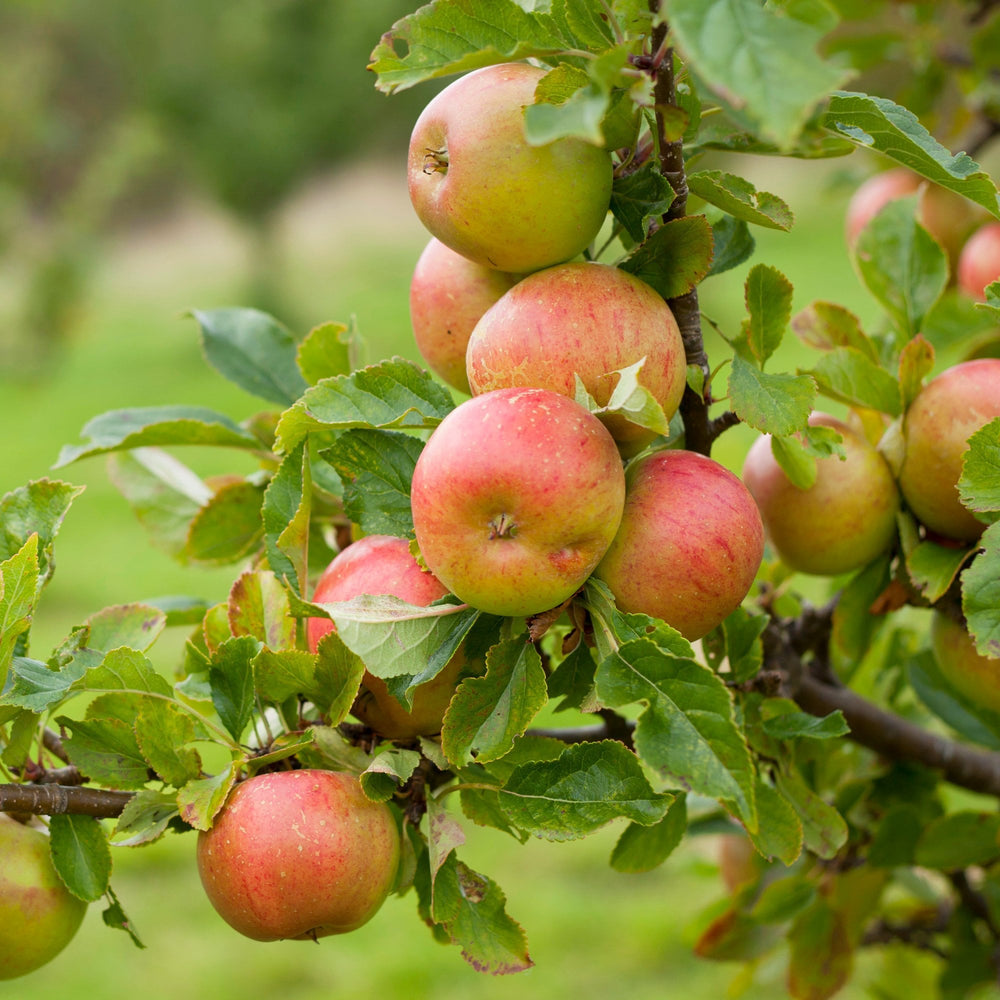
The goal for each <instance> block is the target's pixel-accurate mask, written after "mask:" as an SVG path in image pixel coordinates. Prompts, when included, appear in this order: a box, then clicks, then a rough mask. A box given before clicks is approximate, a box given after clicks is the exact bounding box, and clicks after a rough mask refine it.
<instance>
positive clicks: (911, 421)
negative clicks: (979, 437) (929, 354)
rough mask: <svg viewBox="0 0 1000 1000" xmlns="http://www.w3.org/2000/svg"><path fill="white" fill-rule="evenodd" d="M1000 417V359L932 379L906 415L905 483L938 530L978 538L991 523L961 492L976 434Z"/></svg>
mask: <svg viewBox="0 0 1000 1000" xmlns="http://www.w3.org/2000/svg"><path fill="white" fill-rule="evenodd" d="M995 417H1000V358H977V359H975V360H973V361H963V362H961V363H960V364H957V365H953V366H952V367H950V368H947V369H946V370H945V371H943V372H941V374H940V375H938V376H937V377H936V378H933V379H931V381H930V382H928V383H927V384H926V385H925V386H924V387H923V388H922V389H921V390H920V392H919V393H917V397H916V399H914V400H913V402H912V403H911V404H910V406H909V408H908V409H907V411H906V413H905V414H904V416H903V463H902V466H901V467H900V470H899V488H900V490H901V491H902V493H903V498H904V499H905V500H906V504H907V506H908V507H909V508H910V510H911V511H912V512H913V515H914V516H915V517H916V518H917V520H918V521H920V522H921V523H922V524H923V525H924V526H925V527H927V528H928V529H929V530H931V531H932V532H936V533H937V534H939V535H943V536H944V537H945V538H951V539H954V540H956V541H967V542H971V541H975V540H976V539H977V538H978V537H979V536H980V535H981V534H982V532H983V529H984V528H985V527H986V525H985V524H983V522H982V521H980V520H978V519H977V518H976V517H974V516H973V514H972V513H971V512H970V511H968V510H967V509H966V508H965V507H964V506H963V505H962V502H961V500H960V498H959V495H958V480H959V478H960V477H961V475H962V459H963V457H964V455H965V451H966V448H967V447H968V441H969V437H970V435H972V434H973V433H974V432H975V431H977V430H979V428H980V427H982V426H984V425H985V424H988V423H989V422H990V421H991V420H993V419H994V418H995Z"/></svg>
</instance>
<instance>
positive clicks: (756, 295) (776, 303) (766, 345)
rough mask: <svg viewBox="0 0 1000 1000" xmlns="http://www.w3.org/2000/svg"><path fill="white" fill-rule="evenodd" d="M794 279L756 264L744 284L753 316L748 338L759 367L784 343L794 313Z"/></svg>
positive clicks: (748, 327)
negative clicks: (791, 279) (783, 339)
mask: <svg viewBox="0 0 1000 1000" xmlns="http://www.w3.org/2000/svg"><path fill="white" fill-rule="evenodd" d="M792 292H793V289H792V283H791V282H790V281H789V280H788V279H787V278H786V277H785V276H784V275H783V274H782V273H781V272H780V271H779V270H777V268H774V267H769V266H768V265H767V264H757V265H755V266H754V267H752V268H751V269H750V273H749V274H748V275H747V279H746V282H745V283H744V286H743V294H744V297H745V301H746V306H747V312H748V313H749V314H750V319H749V321H748V323H747V325H746V327H745V333H746V342H747V347H748V348H749V350H750V353H751V354H752V355H753V357H754V358H755V359H756V360H757V364H758V366H759V367H761V368H763V366H764V362H765V361H767V359H768V358H769V357H770V356H771V355H772V354H773V353H774V352H775V351H776V350H777V349H778V347H779V346H781V340H782V337H784V335H785V330H786V329H787V328H788V321H789V319H790V318H791V315H792Z"/></svg>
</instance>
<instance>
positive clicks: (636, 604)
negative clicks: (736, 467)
mask: <svg viewBox="0 0 1000 1000" xmlns="http://www.w3.org/2000/svg"><path fill="white" fill-rule="evenodd" d="M763 554H764V528H763V525H762V524H761V518H760V514H759V512H758V510H757V505H756V504H755V503H754V501H753V497H751V496H750V494H749V493H748V492H747V489H746V487H745V486H744V485H743V483H742V482H740V480H739V477H738V476H736V475H734V474H733V473H732V472H730V470H729V469H727V468H725V466H723V465H720V464H719V463H718V462H716V461H715V460H714V459H711V458H707V457H706V456H704V455H699V454H697V453H696V452H693V451H682V450H668V451H660V452H655V453H654V454H652V455H648V456H646V457H644V458H641V459H638V460H637V461H636V462H635V463H634V464H633V465H632V466H630V468H629V471H628V478H627V492H626V496H625V512H624V513H623V515H622V520H621V525H620V527H619V529H618V532H617V533H616V535H615V537H614V540H613V541H612V543H611V546H610V547H609V549H608V551H607V553H606V554H605V556H604V558H603V559H602V560H601V562H600V564H599V565H598V567H597V569H596V570H595V571H594V575H595V576H596V577H597V578H599V579H601V580H603V581H604V582H605V583H606V584H607V585H608V587H610V588H611V592H612V594H613V595H614V597H615V603H616V604H617V605H618V608H619V609H620V610H621V611H625V612H636V613H641V614H646V615H650V616H652V617H654V618H661V619H662V620H663V621H665V622H666V623H667V624H668V625H672V626H673V627H674V628H675V629H677V631H678V632H680V633H681V635H683V636H684V637H685V638H687V639H691V640H694V639H700V638H701V637H702V636H704V635H706V634H707V633H708V632H710V631H711V630H712V629H713V628H715V626H716V625H718V624H719V623H720V622H721V621H722V620H723V619H724V618H726V617H727V616H728V615H729V614H731V613H732V612H733V611H735V610H736V608H737V607H739V605H740V603H741V602H742V601H743V598H744V597H746V595H747V593H748V592H749V590H750V587H751V586H752V585H753V581H754V577H755V576H756V574H757V570H758V568H759V567H760V562H761V558H762V557H763Z"/></svg>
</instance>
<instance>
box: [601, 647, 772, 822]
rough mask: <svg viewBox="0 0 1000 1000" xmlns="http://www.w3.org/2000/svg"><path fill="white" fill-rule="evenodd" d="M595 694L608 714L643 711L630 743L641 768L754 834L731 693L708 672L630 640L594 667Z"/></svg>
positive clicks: (750, 782) (749, 767)
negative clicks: (630, 708) (725, 809)
mask: <svg viewBox="0 0 1000 1000" xmlns="http://www.w3.org/2000/svg"><path fill="white" fill-rule="evenodd" d="M597 692H598V695H599V697H600V698H601V700H602V702H604V704H606V705H608V706H609V707H611V708H622V707H625V706H627V705H631V704H634V703H637V702H639V703H644V704H645V705H646V706H647V707H646V708H645V710H644V711H643V712H642V714H641V715H640V716H639V719H638V722H637V726H636V731H635V737H634V741H635V747H636V750H637V752H638V754H639V757H640V759H641V760H642V761H643V762H644V763H646V764H648V765H649V766H650V767H652V768H654V769H655V770H656V771H658V772H659V773H660V774H661V775H663V776H664V777H669V778H671V779H672V780H673V781H675V782H677V785H678V787H681V788H689V789H690V790H691V791H694V792H697V793H699V794H701V795H706V796H708V797H710V798H714V799H719V800H720V801H722V802H724V803H726V804H727V805H728V806H729V807H731V808H733V809H735V810H736V812H737V813H738V815H739V816H740V818H741V819H742V820H743V821H744V822H745V823H746V824H747V826H748V827H749V828H750V829H755V828H756V826H757V816H756V807H755V804H754V769H753V762H752V760H751V758H750V752H749V750H748V748H747V745H746V741H745V739H744V737H743V734H742V733H741V732H740V730H739V728H738V727H737V725H736V721H735V717H734V709H733V702H732V698H731V696H730V693H729V691H728V689H727V688H726V685H725V684H724V683H723V681H722V680H721V679H720V678H719V677H718V676H716V674H714V673H713V672H712V671H711V670H710V669H709V668H708V667H705V666H703V665H702V664H700V663H698V662H697V661H696V660H693V659H687V658H683V657H679V656H674V655H670V654H669V653H667V652H666V651H665V650H664V649H662V648H661V647H660V646H658V645H657V644H656V643H655V642H654V641H652V640H650V639H647V638H642V639H631V640H629V641H627V642H624V643H622V645H621V646H620V647H619V648H618V650H617V652H615V653H613V654H612V655H611V656H608V657H606V658H605V659H604V660H603V661H602V662H601V663H600V664H599V665H598V668H597Z"/></svg>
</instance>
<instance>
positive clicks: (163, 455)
mask: <svg viewBox="0 0 1000 1000" xmlns="http://www.w3.org/2000/svg"><path fill="white" fill-rule="evenodd" d="M108 478H109V479H110V480H111V482H112V483H114V485H115V488H116V489H117V490H118V492H119V493H121V495H122V496H123V497H125V499H126V500H127V501H128V503H129V506H130V507H131V508H132V510H133V511H134V512H135V515H136V517H137V518H138V519H139V523H140V524H141V525H142V526H143V527H144V528H145V529H146V531H148V532H149V535H150V538H151V539H152V541H153V542H154V544H156V545H158V546H159V547H160V548H162V549H164V550H165V551H166V552H168V553H169V554H170V555H171V556H172V557H173V558H175V559H178V560H181V561H183V560H185V559H186V558H187V556H186V548H187V544H188V531H189V530H190V528H191V522H192V521H193V520H194V519H195V518H196V517H197V516H198V512H199V511H200V510H201V508H202V505H203V504H207V503H208V502H209V501H210V500H211V499H212V491H211V490H210V489H209V488H208V486H207V485H206V484H205V483H204V482H203V481H202V479H201V477H200V476H197V475H196V474H195V473H194V472H192V471H191V469H189V468H188V467H187V466H186V465H185V464H184V463H183V462H180V461H178V460H177V459H176V458H174V457H173V456H172V455H170V454H168V453H167V452H165V451H163V450H162V449H160V448H134V449H132V450H131V451H123V452H117V453H115V454H112V455H110V456H109V457H108Z"/></svg>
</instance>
